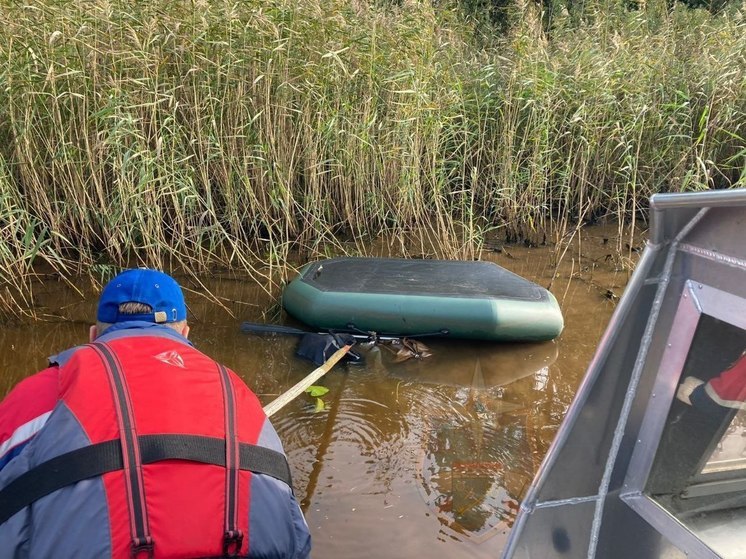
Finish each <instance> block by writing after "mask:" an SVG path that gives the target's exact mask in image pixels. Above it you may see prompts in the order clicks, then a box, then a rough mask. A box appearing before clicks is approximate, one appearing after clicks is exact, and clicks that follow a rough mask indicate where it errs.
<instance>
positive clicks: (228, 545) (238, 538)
mask: <svg viewBox="0 0 746 559" xmlns="http://www.w3.org/2000/svg"><path fill="white" fill-rule="evenodd" d="M242 544H243V532H242V531H241V530H229V531H227V532H226V533H225V535H224V536H223V556H225V557H238V554H239V553H240V552H241V545H242Z"/></svg>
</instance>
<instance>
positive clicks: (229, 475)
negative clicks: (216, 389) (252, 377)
mask: <svg viewBox="0 0 746 559" xmlns="http://www.w3.org/2000/svg"><path fill="white" fill-rule="evenodd" d="M218 373H219V375H220V384H221V386H222V388H223V409H224V411H225V531H224V533H223V555H225V556H226V557H236V556H238V554H239V553H240V551H241V546H242V545H243V532H241V530H240V529H239V528H238V500H239V494H238V470H239V466H240V464H239V460H240V456H239V450H238V447H239V441H238V431H237V427H236V394H235V393H234V391H233V384H232V383H231V377H230V375H229V374H228V370H227V369H226V368H225V367H223V365H220V364H218Z"/></svg>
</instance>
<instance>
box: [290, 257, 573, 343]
mask: <svg viewBox="0 0 746 559" xmlns="http://www.w3.org/2000/svg"><path fill="white" fill-rule="evenodd" d="M282 304H283V306H284V308H285V310H286V311H287V312H288V313H289V314H290V315H292V316H293V317H295V318H296V319H298V320H300V321H302V322H305V323H306V324H309V325H311V326H313V327H315V328H320V329H335V330H350V329H357V330H362V331H373V332H377V333H385V334H392V335H397V336H413V335H441V336H449V337H454V338H467V339H481V340H496V341H545V340H551V339H554V338H555V337H557V336H558V335H559V334H560V332H561V331H562V327H563V319H562V312H561V310H560V308H559V305H558V304H557V301H556V299H555V298H554V296H553V295H552V294H551V293H550V292H549V291H548V290H546V289H544V288H543V287H541V286H539V285H537V284H535V283H533V282H531V281H529V280H527V279H525V278H522V277H520V276H518V275H516V274H514V273H512V272H510V271H508V270H506V269H504V268H501V267H500V266H498V265H496V264H493V263H491V262H473V261H456V260H408V259H396V258H348V257H345V258H333V259H328V260H322V261H317V262H313V263H310V264H307V265H306V266H305V267H304V268H303V269H302V270H301V272H300V275H299V276H298V277H297V278H295V279H294V280H293V281H291V282H290V283H289V284H288V286H287V287H286V288H285V291H284V293H283V297H282Z"/></svg>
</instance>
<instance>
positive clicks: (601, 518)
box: [503, 190, 746, 559]
mask: <svg viewBox="0 0 746 559" xmlns="http://www.w3.org/2000/svg"><path fill="white" fill-rule="evenodd" d="M650 207H651V217H652V227H651V229H650V234H649V240H648V243H647V246H646V249H645V251H644V254H643V256H642V258H641V260H640V262H639V263H638V265H637V267H636V269H635V272H634V274H633V276H632V278H631V280H630V282H629V284H628V285H627V288H626V291H625V293H624V295H623V296H622V298H621V300H620V303H619V305H618V306H617V308H616V310H615V312H614V315H613V317H612V319H611V321H610V323H609V326H608V328H607V330H606V333H605V334H604V336H603V338H602V339H601V342H600V344H599V346H598V348H597V351H596V354H595V356H594V358H593V360H592V362H591V364H590V366H589V369H588V371H587V373H586V376H585V378H584V380H583V382H582V383H581V385H580V388H579V389H578V392H577V394H576V396H575V399H574V401H573V403H572V405H571V406H570V408H569V410H568V412H567V414H566V416H565V419H564V421H563V423H562V426H561V428H560V430H559V432H558V434H557V436H556V437H555V440H554V442H553V443H552V446H551V448H550V449H549V452H548V453H547V455H546V457H545V459H544V462H543V464H542V466H541V467H540V468H539V471H538V473H537V475H536V477H535V479H534V481H533V483H532V485H531V487H530V489H529V492H528V494H527V495H526V497H525V499H524V500H523V502H522V503H521V507H520V511H519V514H518V517H517V519H516V523H515V525H514V527H513V530H512V531H511V534H510V538H509V540H508V544H507V546H506V548H505V550H504V553H503V558H504V559H528V558H537V557H588V558H594V559H595V558H599V559H601V558H602V559H617V558H618V559H628V558H630V557H634V558H636V559H647V558H660V557H665V558H667V559H683V558H685V557H689V558H691V557H698V558H708V559H715V558H718V557H722V558H736V557H746V551H744V550H746V532H745V531H744V530H743V526H744V523H745V522H746V367H745V366H744V360H745V359H746V352H744V350H745V349H746V243H745V242H744V227H745V226H746V190H729V191H709V192H702V193H693V194H662V195H655V196H653V197H652V199H651V201H650ZM734 375H740V377H738V376H734ZM734 378H735V379H737V382H734ZM692 379H693V380H692ZM723 379H729V381H730V382H729V384H728V385H726V386H724V385H723V383H722V381H723ZM702 387H704V389H702ZM718 389H719V390H724V389H727V390H729V391H730V395H731V397H730V398H729V399H724V398H721V397H719V394H718V393H716V391H717V390H718ZM720 396H722V393H720Z"/></svg>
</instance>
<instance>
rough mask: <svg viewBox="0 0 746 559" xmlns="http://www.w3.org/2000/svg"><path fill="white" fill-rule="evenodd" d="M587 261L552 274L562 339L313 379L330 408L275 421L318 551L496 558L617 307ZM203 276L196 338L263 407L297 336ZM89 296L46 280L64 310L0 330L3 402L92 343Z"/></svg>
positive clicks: (434, 345)
mask: <svg viewBox="0 0 746 559" xmlns="http://www.w3.org/2000/svg"><path fill="white" fill-rule="evenodd" d="M594 234H595V235H596V236H595V237H594V236H593V235H594ZM604 235H605V234H604V233H603V232H601V233H598V234H596V233H594V232H593V230H589V232H588V234H587V236H586V237H584V238H583V243H584V251H585V250H588V249H589V247H594V246H596V247H597V248H601V247H605V246H607V245H606V242H605V241H603V240H602V239H604V238H606V237H605V236H604ZM506 252H507V251H506ZM591 256H592V257H593V258H596V259H597V260H598V261H599V262H609V260H608V259H603V258H599V257H598V255H593V254H591ZM487 257H488V258H490V259H493V260H495V261H496V262H497V263H498V264H500V265H502V266H504V267H506V268H508V269H510V270H511V271H514V272H516V273H518V274H520V275H522V276H524V277H526V278H528V279H530V280H533V281H536V282H537V283H540V284H541V285H545V286H546V285H548V284H549V281H550V279H551V277H552V275H553V274H554V271H555V270H554V265H553V263H552V262H551V253H550V250H549V249H548V248H546V247H544V248H534V249H528V248H525V247H514V248H511V249H510V255H509V257H508V256H506V254H505V253H500V254H490V255H488V256H487ZM584 258H585V259H584V260H580V259H579V258H578V257H576V256H573V255H572V251H569V252H568V256H567V257H566V261H565V262H564V263H563V265H562V266H561V267H560V268H559V269H558V270H557V275H556V276H555V277H554V282H553V289H552V290H553V291H554V292H555V295H557V297H558V300H560V302H561V304H562V309H563V313H564V317H565V323H566V328H565V331H564V332H563V333H562V335H561V337H560V338H559V339H558V340H556V341H555V342H547V343H541V344H496V343H486V342H479V343H477V342H469V341H464V340H434V339H433V340H429V339H428V340H427V341H426V343H427V345H428V346H429V347H430V349H431V351H432V356H431V357H428V358H426V359H424V360H420V361H417V360H409V361H405V362H395V356H394V355H393V354H392V353H391V352H389V351H387V350H386V349H385V348H380V347H373V348H365V350H364V353H365V357H366V362H365V364H364V365H362V366H350V365H347V366H340V365H338V366H337V367H335V368H334V369H333V370H332V371H331V372H330V373H329V374H327V375H326V376H325V377H324V378H323V379H322V380H321V381H320V384H324V385H325V386H327V387H328V388H329V392H328V394H326V395H325V396H324V400H325V404H326V408H325V410H324V411H322V412H319V413H316V412H315V411H314V401H313V400H312V399H311V398H310V397H306V396H305V395H304V396H300V397H299V398H297V399H296V400H294V401H293V402H291V403H290V404H289V405H287V406H286V407H285V408H283V409H282V410H281V411H280V412H278V413H277V414H276V415H275V416H273V423H274V425H275V427H276V428H277V431H278V433H279V434H280V437H281V439H282V441H283V444H284V445H285V449H286V451H287V453H288V457H289V460H290V464H291V468H292V473H293V480H294V485H295V491H296V495H297V496H298V498H299V500H300V501H301V504H302V508H303V510H304V512H305V514H306V518H307V521H308V524H309V526H310V528H311V532H312V536H313V539H314V550H315V551H314V557H316V558H329V559H335V558H340V559H341V558H346V559H347V558H355V557H360V558H367V557H371V556H385V557H390V558H398V557H401V558H408V557H416V556H431V557H448V558H460V557H476V558H481V557H485V558H486V557H495V556H497V555H499V552H500V550H501V548H502V545H503V544H504V541H505V536H506V534H507V532H508V530H509V529H510V526H511V523H512V521H513V519H514V517H515V513H516V509H517V506H518V503H519V501H520V499H521V498H522V497H523V495H524V492H525V490H526V488H527V487H528V485H529V484H530V481H531V479H532V477H533V474H534V472H535V471H536V468H537V467H538V465H539V464H540V462H541V460H542V458H543V456H544V454H545V453H546V450H547V448H548V446H549V444H550V442H551V440H552V438H553V436H554V434H555V432H556V430H557V428H558V426H559V424H560V422H561V420H562V418H563V417H564V414H565V412H566V410H567V407H568V405H569V404H570V401H571V400H572V397H573V395H574V393H575V389H576V387H577V386H578V384H579V382H580V378H581V376H582V374H583V373H584V371H585V368H586V366H587V364H588V362H589V361H590V359H591V357H592V354H593V351H594V349H595V346H596V342H597V340H598V339H599V338H600V336H601V334H602V333H603V330H604V328H605V325H606V323H607V321H608V318H609V317H610V315H611V312H612V310H613V305H612V303H611V302H610V301H609V300H608V299H606V298H605V297H604V295H603V291H604V290H605V289H606V288H613V289H614V290H615V292H621V289H622V288H623V286H624V283H625V281H626V277H627V276H626V273H622V272H619V271H616V270H613V269H611V268H609V269H600V268H592V269H593V272H592V273H593V277H592V281H587V278H586V279H584V277H583V276H581V275H579V270H588V269H589V264H588V263H589V262H592V261H593V258H591V257H587V256H584ZM203 280H204V282H205V284H206V285H207V287H209V288H210V290H211V291H212V292H213V293H216V294H218V295H219V296H220V299H219V302H220V304H217V303H216V302H215V301H214V300H208V299H206V298H203V297H201V296H199V295H200V293H201V291H202V288H201V287H200V286H199V285H198V284H194V283H192V282H190V281H189V280H186V279H184V280H183V282H184V284H185V287H186V288H187V299H188V304H189V312H190V317H191V319H190V320H191V322H192V339H193V341H194V342H195V345H196V346H197V347H198V348H199V349H201V350H202V351H204V352H205V353H207V354H209V355H211V356H212V357H214V358H216V359H218V360H219V361H222V362H223V363H225V364H226V365H228V366H229V367H231V368H232V369H233V370H235V371H236V372H237V373H238V374H239V375H241V376H242V378H244V380H245V381H246V382H247V383H248V384H249V385H250V386H251V387H252V388H253V389H254V391H255V392H256V393H257V394H258V395H259V397H260V399H261V400H262V402H263V403H265V404H266V403H268V402H270V401H272V400H273V399H274V398H275V397H277V396H278V395H279V394H281V393H282V392H283V391H285V390H286V389H288V388H289V387H290V386H292V385H293V384H295V383H296V382H297V381H299V380H300V379H301V378H303V377H304V376H305V375H306V374H308V373H309V372H310V371H311V370H312V369H313V368H314V365H312V364H310V363H308V362H304V361H301V360H299V359H297V358H296V357H294V355H293V351H294V346H295V343H296V342H297V339H296V338H294V337H289V336H268V337H260V336H247V335H245V334H242V333H241V332H240V329H239V326H240V323H241V322H242V321H245V320H249V321H254V322H262V321H263V319H262V315H261V310H262V309H267V308H269V307H270V306H271V304H272V301H271V300H269V298H268V296H267V295H266V294H265V293H264V291H263V290H261V289H260V288H258V287H256V286H254V285H252V284H249V283H247V282H243V281H240V280H234V279H230V278H227V279H219V280H218V279H214V278H203ZM599 285H602V286H604V290H600V289H598V288H597V286H599ZM79 287H80V288H81V289H82V290H83V291H84V292H90V290H88V289H87V288H86V287H85V286H79ZM94 300H95V296H89V300H88V301H86V300H84V299H81V297H80V296H79V295H77V294H75V293H71V292H69V290H66V289H64V287H63V286H61V285H59V284H48V285H46V286H45V290H44V291H42V292H39V293H37V294H36V301H37V304H38V305H39V309H40V312H42V313H44V312H46V314H47V315H49V316H50V317H55V316H56V317H63V318H50V321H51V322H48V323H38V324H34V325H32V326H24V327H21V326H19V327H7V328H3V329H0V347H2V351H1V352H0V371H1V373H0V395H3V394H4V393H5V392H7V390H8V389H9V388H10V387H11V386H12V385H13V384H15V383H16V382H17V381H18V380H19V379H21V378H22V377H23V376H26V375H28V374H31V373H32V372H34V371H35V370H37V369H39V368H41V367H42V366H43V365H44V358H45V357H46V356H47V355H50V354H53V353H56V352H57V351H59V350H61V349H64V348H65V347H68V346H71V345H74V344H77V343H84V342H85V341H86V340H87V332H88V331H87V324H88V323H89V322H90V320H91V317H92V316H93V301H94Z"/></svg>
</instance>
